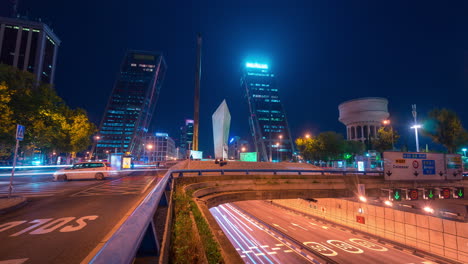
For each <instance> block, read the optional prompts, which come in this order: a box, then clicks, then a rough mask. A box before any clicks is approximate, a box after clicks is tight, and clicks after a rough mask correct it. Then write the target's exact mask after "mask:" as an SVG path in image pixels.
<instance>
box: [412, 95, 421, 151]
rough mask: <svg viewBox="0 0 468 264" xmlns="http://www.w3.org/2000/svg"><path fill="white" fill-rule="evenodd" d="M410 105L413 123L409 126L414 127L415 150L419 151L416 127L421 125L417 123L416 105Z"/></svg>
mask: <svg viewBox="0 0 468 264" xmlns="http://www.w3.org/2000/svg"><path fill="white" fill-rule="evenodd" d="M411 107H412V108H413V111H412V114H413V118H414V125H413V126H412V127H411V128H413V129H414V137H415V138H416V152H419V139H418V129H419V128H421V125H418V121H417V116H418V113H417V112H416V105H415V104H414V105H411Z"/></svg>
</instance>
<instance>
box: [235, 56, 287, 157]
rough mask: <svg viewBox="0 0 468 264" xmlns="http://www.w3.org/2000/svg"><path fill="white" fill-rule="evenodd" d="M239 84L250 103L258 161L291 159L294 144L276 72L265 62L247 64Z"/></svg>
mask: <svg viewBox="0 0 468 264" xmlns="http://www.w3.org/2000/svg"><path fill="white" fill-rule="evenodd" d="M241 85H242V87H243V88H244V89H245V91H246V96H247V100H248V103H249V110H250V118H249V123H250V129H251V133H252V137H253V141H254V146H255V151H256V152H257V155H258V160H260V161H270V162H278V161H289V160H291V158H292V154H293V152H294V145H293V142H292V139H291V133H290V131H289V126H288V122H287V119H286V114H285V112H284V108H283V104H282V103H281V100H280V98H279V94H278V87H277V85H276V78H275V75H274V74H273V73H271V71H270V69H269V67H268V65H267V64H260V63H246V65H245V68H244V71H243V75H242V78H241Z"/></svg>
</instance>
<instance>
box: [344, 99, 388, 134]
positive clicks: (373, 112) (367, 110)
mask: <svg viewBox="0 0 468 264" xmlns="http://www.w3.org/2000/svg"><path fill="white" fill-rule="evenodd" d="M338 110H339V112H340V117H339V119H338V120H339V121H340V122H341V123H343V124H344V125H345V126H346V134H347V139H348V140H356V141H361V142H365V141H366V140H368V139H370V138H373V137H375V136H376V135H377V131H378V130H379V128H380V127H381V126H382V121H383V120H385V119H387V118H388V117H389V114H388V100H387V99H385V98H380V97H365V98H358V99H353V100H349V101H346V102H344V103H341V104H340V105H339V106H338Z"/></svg>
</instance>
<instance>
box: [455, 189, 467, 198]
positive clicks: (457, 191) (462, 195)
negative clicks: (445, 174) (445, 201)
mask: <svg viewBox="0 0 468 264" xmlns="http://www.w3.org/2000/svg"><path fill="white" fill-rule="evenodd" d="M455 197H456V198H458V199H462V198H465V188H463V187H457V188H455Z"/></svg>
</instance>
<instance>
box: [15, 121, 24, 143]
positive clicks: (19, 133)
mask: <svg viewBox="0 0 468 264" xmlns="http://www.w3.org/2000/svg"><path fill="white" fill-rule="evenodd" d="M23 138H24V126H22V125H16V140H23Z"/></svg>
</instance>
